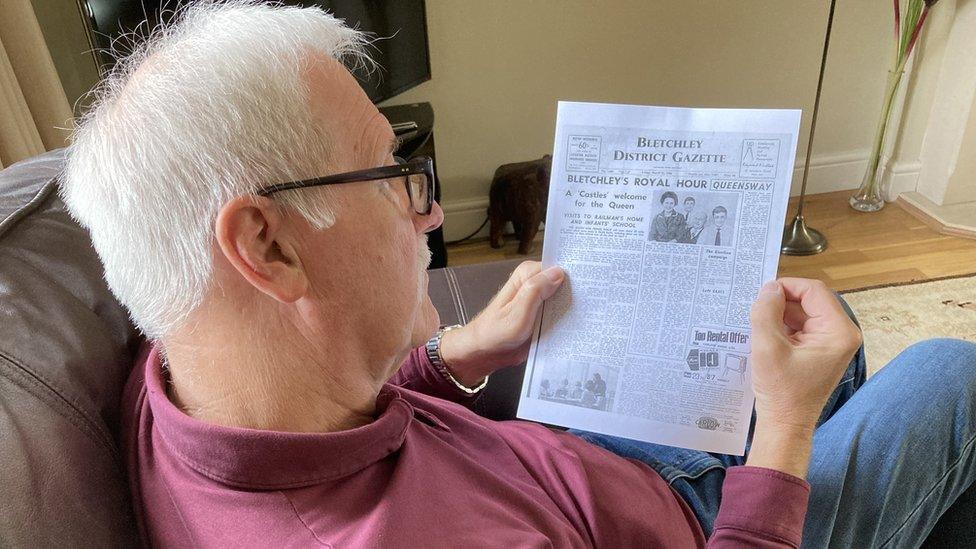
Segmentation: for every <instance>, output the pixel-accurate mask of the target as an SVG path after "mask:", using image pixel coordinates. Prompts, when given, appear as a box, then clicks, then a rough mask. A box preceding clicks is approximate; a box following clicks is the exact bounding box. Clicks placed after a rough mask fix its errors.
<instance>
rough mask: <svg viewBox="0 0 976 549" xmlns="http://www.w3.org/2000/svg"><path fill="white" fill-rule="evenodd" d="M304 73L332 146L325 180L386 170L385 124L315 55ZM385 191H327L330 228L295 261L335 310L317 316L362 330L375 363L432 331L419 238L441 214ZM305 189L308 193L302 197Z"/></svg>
mask: <svg viewBox="0 0 976 549" xmlns="http://www.w3.org/2000/svg"><path fill="white" fill-rule="evenodd" d="M303 76H304V78H305V79H306V82H307V84H308V87H309V97H310V100H309V101H310V103H309V107H310V109H311V111H312V116H313V119H314V120H315V122H317V123H318V124H320V125H321V126H322V127H324V128H327V132H328V133H329V141H330V143H331V144H332V145H333V150H334V154H333V157H334V162H333V165H332V166H329V167H328V169H329V170H330V173H340V172H346V171H352V170H358V169H365V168H375V167H379V166H389V165H392V164H395V161H394V159H393V155H392V152H393V150H392V145H393V143H394V136H393V131H392V129H391V128H390V124H389V123H388V122H387V120H386V119H385V118H384V117H383V115H381V114H380V113H379V111H378V110H377V109H376V107H375V106H373V104H372V103H371V102H370V101H369V99H368V98H367V96H366V94H365V93H363V91H362V89H361V88H360V87H359V85H358V84H357V83H356V81H355V79H353V77H352V75H350V74H349V71H348V70H346V69H345V68H344V67H343V66H342V65H340V64H339V63H338V62H336V61H335V60H333V59H331V58H326V57H315V58H313V59H312V63H311V66H310V67H309V68H308V69H307V70H306V72H305V73H304V74H303ZM322 175H326V174H322ZM388 184H389V187H388V190H386V188H384V186H383V183H382V182H379V181H371V182H362V183H348V184H344V185H337V186H332V187H330V189H331V192H332V193H333V195H332V196H333V199H334V203H335V205H336V222H335V224H334V225H333V226H332V227H330V228H328V229H326V230H324V231H311V232H310V234H309V246H308V247H307V248H306V257H302V261H303V263H304V265H305V266H306V268H307V270H308V273H309V279H310V282H311V285H312V288H313V291H316V292H320V293H321V295H322V297H323V298H328V300H329V301H330V302H334V301H338V302H339V303H340V304H341V306H340V307H339V310H334V311H323V312H322V314H323V316H324V315H334V316H338V317H340V318H343V319H344V321H345V322H349V323H351V324H350V325H351V326H355V327H358V328H361V330H362V331H363V332H364V333H363V336H368V337H369V338H370V339H369V341H370V347H371V351H373V352H375V353H376V355H377V359H385V358H386V355H388V354H389V353H391V352H395V353H402V352H406V351H408V350H409V349H410V348H412V347H414V346H417V345H420V344H422V343H423V342H424V341H426V339H427V338H428V337H430V335H431V334H432V333H433V332H434V331H435V330H436V329H437V326H438V324H439V318H438V315H437V311H436V309H434V306H433V304H432V303H431V301H430V298H429V297H428V296H427V272H426V268H427V265H428V264H429V263H430V252H429V251H428V248H427V235H426V233H427V232H429V231H431V230H433V229H435V228H437V227H438V226H440V224H441V222H442V221H443V219H444V212H443V211H442V210H441V209H440V206H439V205H437V204H436V203H435V204H434V206H433V209H432V211H431V213H430V215H427V216H423V215H419V214H417V213H415V212H414V210H413V208H411V206H410V199H409V197H408V196H407V192H406V189H405V186H404V184H403V180H402V179H391V180H389V181H388ZM308 191H312V192H314V191H315V189H306V190H304V191H303V192H308ZM321 325H322V326H324V327H327V326H329V325H330V324H329V322H322V324H321ZM324 329H325V328H324ZM318 335H321V336H322V337H329V335H330V334H327V333H324V334H318Z"/></svg>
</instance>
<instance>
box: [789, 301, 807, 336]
mask: <svg viewBox="0 0 976 549" xmlns="http://www.w3.org/2000/svg"><path fill="white" fill-rule="evenodd" d="M809 318H810V317H808V316H807V314H806V313H805V312H803V307H802V306H801V305H800V304H799V303H797V302H796V301H787V302H786V310H785V312H784V314H783V324H784V325H785V326H784V327H785V328H787V329H788V331H787V335H791V334H793V333H795V332H798V331H800V330H802V329H803V325H804V324H806V322H807V320H808V319H809Z"/></svg>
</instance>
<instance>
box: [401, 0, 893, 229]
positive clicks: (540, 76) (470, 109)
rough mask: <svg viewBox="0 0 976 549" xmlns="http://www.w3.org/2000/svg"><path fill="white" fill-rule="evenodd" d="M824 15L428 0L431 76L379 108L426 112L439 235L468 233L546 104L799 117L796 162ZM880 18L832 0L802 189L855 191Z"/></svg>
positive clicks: (810, 9) (544, 138)
mask: <svg viewBox="0 0 976 549" xmlns="http://www.w3.org/2000/svg"><path fill="white" fill-rule="evenodd" d="M828 5H829V2H827V0H823V1H813V0H802V1H800V0H789V1H784V0H736V1H730V0H667V1H664V0H658V1H624V0H613V1H596V0H569V1H555V0H546V1H519V0H493V1H490V2H478V1H461V0H428V2H427V20H428V27H429V28H428V30H429V37H430V55H431V68H432V73H433V78H432V80H431V81H430V82H427V83H425V84H422V85H421V86H419V87H418V88H416V89H414V90H411V91H409V92H407V93H405V94H403V95H400V96H398V97H396V98H394V99H393V100H391V101H390V102H389V103H391V104H399V103H406V102H411V101H430V102H431V103H432V104H433V107H434V111H435V114H436V117H437V122H436V126H435V128H436V129H435V135H436V138H437V157H438V161H439V165H438V171H439V173H440V176H441V179H442V182H443V196H442V204H443V206H444V208H445V211H447V212H448V221H447V224H446V228H447V230H448V236H449V238H450V237H457V236H461V235H463V233H464V232H470V230H473V229H474V228H475V227H477V226H478V224H479V223H480V222H481V220H482V219H483V216H484V213H483V212H484V207H485V205H486V204H487V193H488V186H489V183H490V179H491V176H492V173H493V171H494V169H495V168H496V167H497V166H498V165H500V164H503V163H506V162H513V161H518V160H525V159H529V158H534V157H538V156H541V155H542V154H544V153H547V152H550V151H551V148H552V137H553V131H554V122H555V108H556V101H558V100H578V101H604V102H616V103H635V104H649V105H674V106H707V107H770V108H776V107H784V108H801V109H803V115H804V116H803V127H802V128H801V133H802V136H801V138H800V144H799V148H798V150H797V156H798V157H799V159H800V160H801V161H802V159H803V156H804V152H805V147H806V141H807V139H806V134H807V132H808V131H809V121H810V114H811V112H812V108H813V98H814V92H815V89H816V83H817V72H818V70H819V64H820V55H821V49H822V47H823V35H824V30H825V26H826V20H827V8H828ZM891 18H892V15H891V5H890V2H878V1H867V0H853V1H839V2H838V6H837V13H836V14H835V20H834V30H833V36H832V40H831V48H830V57H829V59H828V64H827V75H826V80H825V85H824V92H823V98H822V100H821V102H822V105H821V112H820V119H819V121H818V127H817V136H816V147H815V149H814V160H813V162H811V165H812V166H813V169H812V172H811V176H810V191H811V192H823V191H827V190H836V189H844V188H854V187H856V186H857V184H858V183H859V179H860V176H861V172H862V171H863V169H864V166H865V162H866V157H867V153H868V151H867V149H868V148H869V147H870V141H871V137H872V134H873V130H874V128H875V125H876V121H877V116H878V115H879V112H880V109H881V95H882V92H883V88H884V80H885V74H886V71H887V68H886V67H887V64H888V62H889V60H890V57H889V55H890V54H891V52H892V50H893V46H892V44H891V32H892V30H891V26H892V22H891ZM797 164H798V166H801V165H802V163H801V162H798V163H797ZM798 173H799V172H798ZM796 185H797V186H798V185H799V177H797V178H796Z"/></svg>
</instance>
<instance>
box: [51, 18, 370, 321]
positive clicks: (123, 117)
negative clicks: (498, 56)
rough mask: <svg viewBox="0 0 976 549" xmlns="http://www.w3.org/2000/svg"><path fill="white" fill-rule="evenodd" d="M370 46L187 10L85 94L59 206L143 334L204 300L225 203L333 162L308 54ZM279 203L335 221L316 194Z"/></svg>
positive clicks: (347, 33) (295, 22)
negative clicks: (312, 106) (79, 229)
mask: <svg viewBox="0 0 976 549" xmlns="http://www.w3.org/2000/svg"><path fill="white" fill-rule="evenodd" d="M366 40H367V39H366V38H365V37H364V35H363V34H362V33H360V32H358V31H356V30H353V29H350V28H349V27H347V26H346V25H345V24H343V22H342V21H340V20H338V19H336V18H334V17H332V16H331V15H329V14H327V13H326V12H324V11H322V10H320V9H318V8H296V7H286V6H280V5H268V4H264V3H260V2H258V1H255V0H230V1H207V2H203V3H196V4H192V5H189V6H186V7H184V8H181V9H179V10H178V12H177V14H176V17H175V19H174V22H173V23H172V24H168V25H165V26H162V27H160V28H158V29H156V30H154V31H153V32H152V34H151V35H150V36H149V37H148V38H147V39H146V40H145V41H144V42H143V43H142V44H141V45H139V46H138V47H137V48H136V49H135V51H134V52H133V53H132V54H130V55H128V56H126V57H125V58H123V59H121V60H120V61H119V63H118V64H117V66H116V67H115V69H114V70H113V71H112V72H111V74H110V75H109V76H108V77H107V78H106V79H105V80H104V81H103V82H102V84H101V85H100V86H99V88H98V89H97V90H96V91H95V92H94V93H95V101H94V103H93V106H92V107H91V109H90V110H89V111H88V113H87V114H86V115H85V116H84V117H83V118H82V119H81V120H80V121H79V123H78V125H77V129H76V130H75V132H74V136H73V139H72V143H71V145H70V146H69V148H68V151H67V161H66V165H65V171H64V175H63V178H62V186H61V196H62V197H63V199H64V201H65V204H66V205H67V207H68V209H69V211H70V212H71V214H72V216H73V217H74V218H75V219H77V220H78V221H79V222H80V223H81V224H82V225H84V226H85V227H86V228H88V229H89V231H90V233H91V239H92V243H93V244H94V247H95V250H96V251H97V252H98V255H99V257H100V258H101V260H102V263H103V264H104V267H105V279H106V280H107V282H108V285H109V287H110V288H111V290H112V292H113V293H114V294H115V296H116V297H117V298H118V299H119V301H121V302H122V304H123V305H125V306H126V307H127V308H128V310H129V314H130V315H131V317H132V319H133V321H134V322H135V324H136V325H137V326H138V327H139V328H140V329H141V330H142V331H143V333H145V335H146V336H147V337H149V338H159V337H162V336H163V335H165V334H167V333H169V332H170V331H171V330H172V329H173V328H175V327H177V326H178V325H179V324H180V323H181V322H182V321H184V320H185V319H186V318H187V316H188V315H189V314H190V313H191V312H192V311H193V310H194V309H195V308H196V307H197V306H199V305H200V303H201V302H202V301H203V299H204V297H205V295H206V293H207V291H208V289H209V288H210V285H211V281H212V276H213V274H212V273H213V261H212V250H213V242H214V231H213V226H214V222H215V219H216V215H217V213H218V212H219V209H220V207H221V206H222V205H223V204H225V203H226V202H227V201H228V200H230V199H232V198H235V197H238V196H242V195H246V194H253V193H255V192H256V191H257V190H258V189H259V188H261V187H263V186H267V185H270V184H274V183H280V182H284V181H293V180H300V179H305V178H309V177H314V176H315V175H321V173H315V172H316V170H321V168H322V167H323V166H325V165H328V164H329V163H330V159H331V154H330V153H331V151H330V146H329V141H328V138H327V134H326V131H325V129H324V128H320V127H317V126H316V124H314V123H312V121H311V119H310V116H309V110H308V105H307V98H308V89H307V86H306V85H305V84H304V83H303V81H302V78H301V76H300V74H301V71H302V69H303V67H304V66H305V64H307V63H308V59H309V54H315V53H321V54H325V55H328V56H330V57H333V58H336V59H338V60H340V61H349V60H351V61H353V62H355V63H357V64H358V65H359V66H362V65H363V64H368V63H371V62H370V61H369V59H368V57H366V54H365V53H364V49H365V48H364V46H365V44H366V43H367V41H366ZM275 197H276V199H278V202H279V204H281V205H282V206H283V207H285V208H293V209H294V210H296V211H297V212H298V213H300V214H301V215H303V216H304V217H305V218H306V219H308V220H309V222H310V223H311V224H312V225H313V226H315V227H316V228H319V229H323V228H326V227H328V226H330V225H331V224H332V223H333V222H334V220H335V218H334V212H333V209H332V208H331V206H330V204H329V200H328V197H329V193H328V192H327V191H325V190H324V189H320V190H317V192H316V193H308V192H296V191H291V192H282V193H279V194H277V195H275Z"/></svg>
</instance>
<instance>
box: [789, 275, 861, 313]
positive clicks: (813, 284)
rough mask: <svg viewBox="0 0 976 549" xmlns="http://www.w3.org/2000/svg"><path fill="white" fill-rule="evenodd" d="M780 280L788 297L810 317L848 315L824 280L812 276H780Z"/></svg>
mask: <svg viewBox="0 0 976 549" xmlns="http://www.w3.org/2000/svg"><path fill="white" fill-rule="evenodd" d="M778 282H779V283H780V285H781V286H782V287H783V291H784V292H785V293H786V299H787V300H789V301H795V302H798V303H799V304H800V306H801V307H802V308H803V312H804V313H805V314H806V315H807V316H808V317H812V318H818V317H824V318H826V319H836V318H841V317H844V318H846V317H847V313H845V312H844V309H843V307H841V306H840V302H838V301H837V296H835V295H834V292H832V291H830V288H828V287H827V285H826V284H824V283H823V282H821V281H819V280H813V279H810V278H789V277H784V278H780V279H779V280H778Z"/></svg>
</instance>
